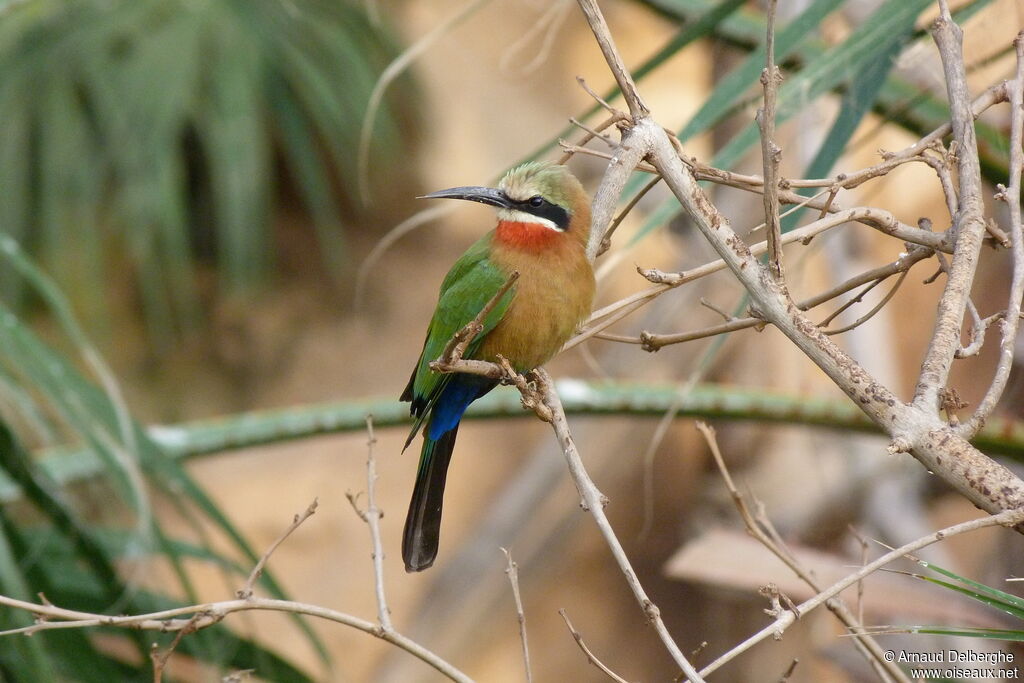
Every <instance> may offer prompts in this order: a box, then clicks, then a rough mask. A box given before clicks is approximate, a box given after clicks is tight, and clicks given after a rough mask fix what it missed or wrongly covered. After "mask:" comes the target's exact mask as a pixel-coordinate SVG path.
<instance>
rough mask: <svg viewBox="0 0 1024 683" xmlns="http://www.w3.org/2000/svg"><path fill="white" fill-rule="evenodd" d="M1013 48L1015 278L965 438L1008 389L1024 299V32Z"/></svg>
mask: <svg viewBox="0 0 1024 683" xmlns="http://www.w3.org/2000/svg"><path fill="white" fill-rule="evenodd" d="M1014 47H1015V48H1016V52H1017V71H1016V75H1015V76H1014V78H1013V81H1011V82H1010V83H1009V89H1010V96H1009V98H1010V178H1009V184H1008V185H1007V187H1006V188H1004V189H1001V191H1000V195H999V196H1000V198H1001V199H1003V200H1004V201H1005V202H1006V207H1007V213H1008V214H1009V220H1010V244H1011V254H1012V256H1013V275H1012V277H1011V281H1010V297H1009V302H1008V303H1007V305H1006V311H1005V314H1004V315H1003V317H1002V321H1001V323H1000V327H1001V329H1000V334H1001V336H1002V340H1001V343H1000V346H999V360H998V361H997V362H996V372H995V377H993V379H992V383H991V384H990V385H989V388H988V390H987V391H986V392H985V396H984V397H983V398H982V399H981V401H980V402H979V403H978V407H977V409H976V410H975V411H974V414H973V415H971V418H970V419H969V420H967V421H966V422H965V423H964V424H963V425H962V426H961V427H960V432H959V433H960V434H961V435H962V436H964V437H966V438H971V437H972V436H974V435H975V434H977V433H978V430H979V429H981V427H982V426H983V425H984V424H985V420H986V419H987V418H988V416H989V415H991V414H992V411H993V410H994V409H995V407H996V404H997V403H998V402H999V399H1000V398H1001V397H1002V395H1003V390H1004V389H1005V388H1006V382H1007V380H1008V379H1009V377H1010V370H1011V369H1012V368H1013V355H1014V348H1015V344H1016V340H1017V330H1018V329H1019V326H1020V313H1021V299H1022V298H1024V229H1022V226H1021V207H1020V193H1021V173H1022V171H1024V32H1021V33H1019V34H1017V39H1016V40H1015V41H1014Z"/></svg>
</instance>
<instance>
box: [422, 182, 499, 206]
mask: <svg viewBox="0 0 1024 683" xmlns="http://www.w3.org/2000/svg"><path fill="white" fill-rule="evenodd" d="M417 199H466V200H468V201H471V202H480V203H481V204H490V205H491V206H499V207H502V208H505V209H508V208H511V207H512V202H511V201H509V198H508V197H506V196H505V193H504V192H502V191H501V190H495V189H494V188H491V187H451V188H448V189H447V190H438V191H437V192H431V193H430V194H425V195H423V196H422V197H417Z"/></svg>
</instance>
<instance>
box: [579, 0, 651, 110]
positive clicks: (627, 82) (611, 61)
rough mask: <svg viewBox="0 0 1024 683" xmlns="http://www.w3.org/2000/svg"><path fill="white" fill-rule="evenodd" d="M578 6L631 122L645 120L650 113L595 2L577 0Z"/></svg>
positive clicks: (593, 0)
mask: <svg viewBox="0 0 1024 683" xmlns="http://www.w3.org/2000/svg"><path fill="white" fill-rule="evenodd" d="M579 5H580V9H582V10H583V14H584V15H585V16H586V17H587V23H589V24H590V28H591V31H592V32H593V34H594V38H595V39H596V40H597V44H598V46H599V47H600V48H601V52H602V53H603V54H604V59H605V61H606V62H607V63H608V68H609V69H611V72H612V75H613V76H615V82H616V83H618V84H619V90H620V91H621V92H622V97H623V98H624V99H625V100H626V104H627V105H628V106H629V113H630V114H631V115H632V117H633V121H634V122H636V121H639V120H640V119H642V118H645V117H646V116H647V115H648V114H650V113H651V112H650V109H648V108H647V105H646V104H644V101H643V100H642V99H641V98H640V94H639V93H638V92H637V89H636V83H634V82H633V75H632V74H631V73H630V72H629V69H627V68H626V64H625V62H623V61H622V56H621V55H620V54H619V50H618V48H617V47H615V42H614V41H613V40H612V36H611V31H610V30H609V29H608V24H607V22H605V20H604V15H603V14H602V13H601V8H599V7H598V6H597V2H596V0H579Z"/></svg>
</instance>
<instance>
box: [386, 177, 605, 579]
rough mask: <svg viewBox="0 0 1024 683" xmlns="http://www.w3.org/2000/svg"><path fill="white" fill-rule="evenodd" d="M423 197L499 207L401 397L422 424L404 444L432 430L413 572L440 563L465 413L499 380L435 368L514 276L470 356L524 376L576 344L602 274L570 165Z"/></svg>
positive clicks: (459, 272)
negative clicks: (500, 362) (594, 263)
mask: <svg viewBox="0 0 1024 683" xmlns="http://www.w3.org/2000/svg"><path fill="white" fill-rule="evenodd" d="M424 198H437V199H466V200H469V201H474V202H481V203H483V204H490V205H491V206H494V207H496V208H497V213H498V225H497V226H496V227H495V228H494V229H493V230H491V231H490V232H489V233H487V234H486V235H484V236H483V237H482V238H481V239H480V240H479V241H477V242H476V244H474V245H473V246H471V247H470V248H469V250H468V251H466V253H465V254H463V255H462V257H461V258H460V259H459V260H458V261H456V262H455V265H454V266H452V269H451V270H450V271H448V275H447V276H446V277H445V279H444V282H443V283H442V284H441V293H440V300H439V301H438V304H437V309H436V310H435V311H434V317H433V318H432V319H431V321H430V327H429V328H428V329H427V339H426V341H425V342H424V344H423V352H422V353H421V354H420V359H419V362H418V363H417V364H416V367H415V369H414V370H413V373H412V378H411V379H410V380H409V385H408V386H407V387H406V388H405V391H404V392H403V393H402V400H403V401H412V408H411V412H412V415H413V417H414V418H416V420H415V424H414V425H413V429H412V432H411V433H410V434H409V438H408V440H407V441H406V443H405V446H406V448H408V446H409V444H410V443H411V442H412V440H413V438H414V437H415V436H416V433H417V432H418V431H419V430H420V428H421V427H422V426H423V425H424V424H425V425H426V428H425V429H424V434H423V451H422V453H421V455H420V462H419V469H418V471H417V474H416V485H415V488H414V489H413V494H412V502H411V503H410V505H409V514H408V516H407V517H406V520H405V534H404V536H403V538H402V557H403V558H404V560H405V569H406V571H409V572H418V571H422V570H424V569H426V568H427V567H429V566H430V565H432V564H433V563H434V558H435V557H437V547H438V539H439V534H440V529H441V503H442V497H443V495H444V484H445V477H446V475H447V472H448V462H449V460H450V459H451V455H452V448H454V446H455V435H456V434H457V433H458V430H459V421H460V420H461V419H462V414H463V413H464V412H465V411H466V408H468V407H469V404H470V403H472V402H473V401H475V400H476V399H478V398H480V397H481V396H483V395H484V394H486V393H487V392H488V391H490V390H491V389H493V388H494V387H495V386H497V384H498V382H497V380H493V379H488V378H486V377H481V376H479V375H470V374H465V373H449V374H439V373H436V372H434V371H432V370H431V369H430V362H431V361H433V360H436V359H437V358H438V357H439V356H440V355H441V354H442V353H443V352H444V349H445V346H446V345H447V344H448V342H449V340H450V339H451V338H452V336H453V335H455V333H456V332H458V331H459V330H460V329H462V328H463V327H464V326H465V325H466V324H468V323H470V322H472V321H473V319H474V318H476V316H477V315H478V314H479V313H480V312H481V311H482V310H483V309H484V308H485V307H486V306H487V304H488V303H489V302H490V301H491V299H493V298H494V297H495V295H496V294H497V293H498V292H499V291H501V289H502V287H503V286H505V284H506V282H508V279H509V277H510V275H511V274H512V273H513V272H518V273H519V277H518V279H516V280H515V283H514V284H513V285H512V287H511V288H510V289H508V290H507V291H506V292H505V293H504V294H503V295H502V296H501V298H500V299H498V301H497V304H496V305H495V306H494V308H493V309H492V310H491V311H490V313H488V314H487V316H486V317H485V318H484V320H483V321H482V322H483V330H482V332H481V333H480V334H478V335H477V336H476V337H475V338H474V340H473V341H472V342H471V343H470V344H469V346H468V348H467V349H466V352H465V353H464V354H463V358H468V359H478V360H487V361H494V360H496V358H497V356H498V355H499V354H500V355H502V356H504V357H505V358H507V359H508V361H509V363H510V364H511V365H512V367H513V368H515V370H516V371H517V372H528V371H530V370H533V369H534V368H536V367H539V366H540V365H543V364H544V363H546V362H547V361H548V360H549V359H550V358H551V357H552V356H554V355H555V353H557V352H558V350H559V349H560V348H561V347H562V345H563V344H564V343H565V342H566V341H567V340H568V339H569V337H570V336H571V335H572V333H573V332H574V331H575V329H576V327H577V326H578V325H579V324H580V323H581V322H582V321H583V319H584V318H585V317H586V316H587V315H588V314H589V313H590V305H591V302H592V300H593V297H594V271H593V269H592V268H591V264H590V261H589V260H588V259H587V255H586V244H587V238H588V235H589V231H590V198H589V197H588V196H587V194H586V191H584V189H583V186H582V185H580V182H579V181H578V180H577V179H576V177H575V176H573V175H572V174H571V173H570V172H569V170H568V169H566V168H565V167H564V166H556V165H554V164H549V163H536V162H531V163H526V164H523V165H521V166H518V167H516V168H514V169H512V170H511V171H509V172H508V173H507V174H506V175H505V177H504V178H503V179H502V180H501V182H500V183H499V185H498V187H497V189H493V188H487V187H453V188H451V189H448V190H440V191H439V192H432V193H431V194H428V195H426V196H425V197H424Z"/></svg>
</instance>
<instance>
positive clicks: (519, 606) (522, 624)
mask: <svg viewBox="0 0 1024 683" xmlns="http://www.w3.org/2000/svg"><path fill="white" fill-rule="evenodd" d="M501 552H503V553H505V560H506V561H507V562H508V564H507V566H506V567H505V574H507V575H508V581H509V583H510V584H512V599H513V600H515V603H516V620H517V621H518V622H519V640H520V642H522V644H523V665H524V666H525V667H526V681H527V683H532V681H533V672H532V669H531V667H530V646H529V644H528V643H527V641H526V612H524V611H523V599H522V597H521V596H520V595H519V565H517V564H516V563H515V562H513V561H512V553H510V552H509V551H508V550H506V549H505V548H502V549H501Z"/></svg>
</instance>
